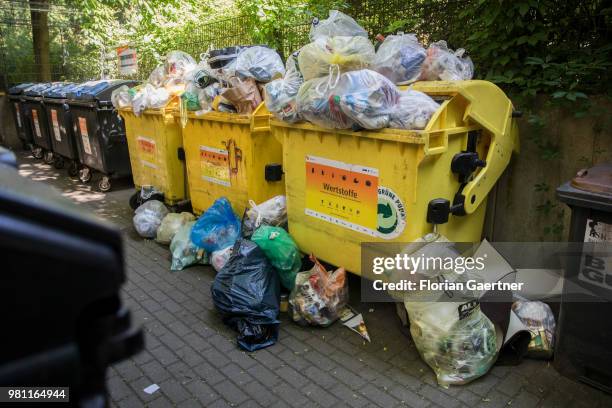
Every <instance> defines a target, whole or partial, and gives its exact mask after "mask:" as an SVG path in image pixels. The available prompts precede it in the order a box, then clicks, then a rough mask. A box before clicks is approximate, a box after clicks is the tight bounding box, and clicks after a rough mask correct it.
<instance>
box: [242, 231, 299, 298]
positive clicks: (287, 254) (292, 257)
mask: <svg viewBox="0 0 612 408" xmlns="http://www.w3.org/2000/svg"><path fill="white" fill-rule="evenodd" d="M251 240H252V241H253V242H255V243H256V244H257V245H258V246H259V247H260V248H261V249H262V250H263V251H264V253H265V254H266V257H267V258H268V260H269V261H270V263H271V264H272V266H274V267H275V268H276V269H277V270H278V273H279V276H280V281H281V283H282V284H283V286H284V287H286V288H287V289H289V290H291V289H293V287H294V286H295V276H296V275H297V273H298V272H299V271H300V268H301V267H302V259H301V256H300V251H299V249H298V247H297V245H296V243H295V241H293V238H291V235H289V233H287V231H285V230H284V229H282V228H280V227H271V226H268V225H262V226H261V227H259V228H257V230H255V232H254V233H253V236H252V237H251Z"/></svg>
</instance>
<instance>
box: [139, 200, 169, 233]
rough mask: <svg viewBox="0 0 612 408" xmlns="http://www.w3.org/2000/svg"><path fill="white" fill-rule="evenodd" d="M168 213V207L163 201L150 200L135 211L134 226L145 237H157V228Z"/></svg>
mask: <svg viewBox="0 0 612 408" xmlns="http://www.w3.org/2000/svg"><path fill="white" fill-rule="evenodd" d="M167 214H168V209H167V208H166V206H165V205H164V203H162V202H161V201H157V200H149V201H147V202H145V203H144V204H142V205H141V206H140V207H138V208H137V209H136V211H135V213H134V218H133V222H134V228H135V229H136V232H138V235H140V236H141V237H143V238H155V236H156V235H157V228H159V226H160V225H161V222H162V220H163V219H164V217H165V216H166V215H167Z"/></svg>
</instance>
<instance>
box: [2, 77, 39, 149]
mask: <svg viewBox="0 0 612 408" xmlns="http://www.w3.org/2000/svg"><path fill="white" fill-rule="evenodd" d="M31 86H34V84H33V83H31V82H29V83H24V84H19V85H15V86H13V87H11V88H9V90H8V100H9V104H10V106H11V113H12V114H13V121H14V122H15V130H16V131H17V137H19V140H21V144H22V146H23V148H24V149H30V148H32V128H31V127H30V123H29V121H28V119H27V117H26V115H25V112H24V110H23V104H22V102H23V101H22V99H21V98H22V96H23V91H25V90H26V89H28V88H30V87H31Z"/></svg>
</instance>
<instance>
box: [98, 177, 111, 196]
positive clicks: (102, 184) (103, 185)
mask: <svg viewBox="0 0 612 408" xmlns="http://www.w3.org/2000/svg"><path fill="white" fill-rule="evenodd" d="M98 188H99V189H100V191H102V192H103V193H106V192H107V191H110V189H111V182H110V179H109V178H108V176H102V178H101V179H100V181H98Z"/></svg>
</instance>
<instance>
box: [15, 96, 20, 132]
mask: <svg viewBox="0 0 612 408" xmlns="http://www.w3.org/2000/svg"><path fill="white" fill-rule="evenodd" d="M15 114H16V115H17V126H19V128H20V129H21V112H20V111H19V104H18V103H17V102H15Z"/></svg>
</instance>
